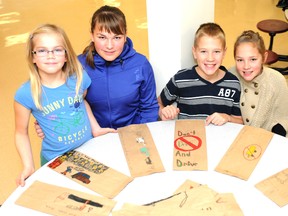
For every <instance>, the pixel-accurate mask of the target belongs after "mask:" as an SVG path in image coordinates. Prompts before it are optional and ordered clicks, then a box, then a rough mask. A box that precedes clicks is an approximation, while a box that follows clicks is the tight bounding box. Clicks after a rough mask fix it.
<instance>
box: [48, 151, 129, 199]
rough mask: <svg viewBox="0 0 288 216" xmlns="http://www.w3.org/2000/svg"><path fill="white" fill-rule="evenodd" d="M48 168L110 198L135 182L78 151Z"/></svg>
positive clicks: (64, 156)
mask: <svg viewBox="0 0 288 216" xmlns="http://www.w3.org/2000/svg"><path fill="white" fill-rule="evenodd" d="M48 167H50V168H51V169H53V170H55V171H56V172H58V173H61V174H62V175H65V176H66V177H67V178H70V179H72V180H74V181H75V182H77V183H79V184H81V185H84V186H85V187H87V188H89V189H91V190H93V191H95V192H97V193H99V194H101V195H103V196H105V197H108V198H113V197H115V196H116V195H117V194H118V193H119V192H120V191H122V190H123V188H124V187H126V185H127V184H128V183H130V182H131V181H132V180H133V178H131V177H129V176H126V175H124V174H122V173H120V172H118V171H116V170H114V169H112V168H110V167H108V166H105V165H104V164H102V163H100V162H98V161H96V160H94V159H92V158H90V157H88V156H87V155H85V154H82V153H80V152H77V151H70V152H67V153H66V154H64V155H62V156H60V157H58V158H56V159H55V160H54V161H53V162H51V163H50V164H48Z"/></svg>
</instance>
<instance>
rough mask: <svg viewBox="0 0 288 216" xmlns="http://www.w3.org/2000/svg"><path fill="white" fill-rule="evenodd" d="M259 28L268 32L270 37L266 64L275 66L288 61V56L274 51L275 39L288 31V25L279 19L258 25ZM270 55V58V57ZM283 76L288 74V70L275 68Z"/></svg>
mask: <svg viewBox="0 0 288 216" xmlns="http://www.w3.org/2000/svg"><path fill="white" fill-rule="evenodd" d="M257 28H258V29H259V30H260V31H263V32H266V33H268V34H269V36H270V42H269V48H268V50H267V51H268V58H267V60H266V64H273V63H275V62H277V61H288V56H287V55H279V54H276V53H275V52H273V51H272V49H273V42H274V37H275V35H276V34H279V33H284V32H286V31H288V23H287V22H285V21H282V20H277V19H266V20H262V21H260V22H258V23H257ZM269 55H270V56H269ZM274 69H276V70H278V71H279V72H280V73H282V74H287V68H274Z"/></svg>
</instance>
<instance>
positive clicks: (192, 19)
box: [146, 0, 214, 96]
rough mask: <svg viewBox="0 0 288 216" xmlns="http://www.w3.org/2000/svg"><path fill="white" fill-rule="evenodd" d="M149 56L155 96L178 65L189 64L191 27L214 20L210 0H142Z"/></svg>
mask: <svg viewBox="0 0 288 216" xmlns="http://www.w3.org/2000/svg"><path fill="white" fill-rule="evenodd" d="M146 5H147V21H148V41H149V60H150V62H151V64H152V66H153V69H154V72H155V79H156V85H157V96H158V95H159V94H160V92H161V90H162V88H163V87H164V86H165V85H166V83H167V82H168V81H169V79H170V78H171V77H172V76H173V75H174V74H175V73H176V72H177V71H178V70H180V69H183V68H187V67H192V66H193V65H194V60H193V57H192V44H193V40H194V34H195V31H196V30H197V29H198V27H199V25H200V24H202V23H204V22H213V21H214V0H146Z"/></svg>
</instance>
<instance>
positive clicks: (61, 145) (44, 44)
mask: <svg viewBox="0 0 288 216" xmlns="http://www.w3.org/2000/svg"><path fill="white" fill-rule="evenodd" d="M26 57H27V61H28V66H29V69H30V70H29V71H30V79H29V80H28V81H27V82H25V83H24V84H23V85H22V86H21V87H20V88H19V89H18V90H17V92H16V94H15V98H14V100H15V102H14V110H15V142H16V148H17V150H18V152H19V155H20V157H21V159H22V164H23V170H22V172H21V173H20V175H19V176H18V178H17V180H16V183H17V185H21V186H24V184H25V179H26V178H28V177H29V176H30V175H31V174H32V173H33V172H34V171H35V167H34V162H33V155H32V149H31V143H30V140H29V135H28V125H29V119H30V115H31V114H32V115H33V116H34V117H35V119H36V120H37V122H38V124H39V125H40V126H41V128H42V130H43V132H44V133H45V137H44V138H43V140H42V149H41V165H43V164H45V163H46V162H48V161H50V160H52V159H53V158H55V157H57V156H59V155H61V154H63V153H65V152H67V151H70V150H72V149H75V148H77V147H78V146H80V145H81V144H83V143H84V142H86V141H88V140H89V139H91V138H92V137H93V136H98V135H101V134H105V133H108V132H113V131H114V129H110V128H101V127H100V126H99V125H98V123H97V121H96V119H95V118H94V116H93V114H92V112H91V109H90V107H89V106H88V105H87V102H86V101H85V100H84V98H85V95H86V91H87V88H88V87H89V85H90V84H91V80H90V78H89V76H88V75H87V74H86V73H85V72H83V69H82V67H81V64H80V62H79V61H78V59H77V56H76V54H75V52H74V50H73V48H72V46H71V44H70V41H69V39H68V37H67V35H66V34H65V32H64V31H63V30H62V29H61V28H59V27H57V26H55V25H51V24H44V25H42V26H39V27H38V28H36V29H35V30H34V31H33V32H32V33H31V35H30V36H29V38H28V41H27V53H26Z"/></svg>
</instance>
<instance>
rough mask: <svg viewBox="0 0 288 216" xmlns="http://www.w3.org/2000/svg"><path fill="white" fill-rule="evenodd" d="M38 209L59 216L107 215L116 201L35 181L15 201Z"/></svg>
mask: <svg viewBox="0 0 288 216" xmlns="http://www.w3.org/2000/svg"><path fill="white" fill-rule="evenodd" d="M15 203H16V204H17V205H21V206H24V207H27V208H30V209H34V210H36V211H40V212H44V213H47V214H51V215H57V216H58V215H59V216H68V215H69V216H76V215H87V216H88V215H102V216H105V215H106V216H107V215H109V214H110V212H111V210H112V209H113V208H114V206H115V204H116V202H115V201H113V200H110V199H107V198H105V197H99V196H95V195H91V194H88V193H83V192H80V191H76V190H72V189H69V188H64V187H59V186H56V185H51V184H47V183H43V182H40V181H35V182H34V183H33V184H32V185H31V186H30V187H29V188H28V189H27V190H26V191H24V193H22V195H21V196H20V197H19V198H18V199H17V200H16V202H15Z"/></svg>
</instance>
